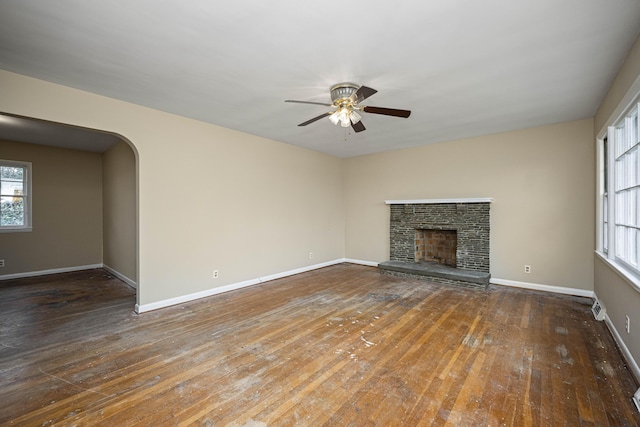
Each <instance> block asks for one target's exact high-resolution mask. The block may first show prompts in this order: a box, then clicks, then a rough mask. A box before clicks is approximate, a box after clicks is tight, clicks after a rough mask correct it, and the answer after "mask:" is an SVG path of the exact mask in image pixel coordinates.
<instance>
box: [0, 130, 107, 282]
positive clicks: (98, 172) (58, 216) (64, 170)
mask: <svg viewBox="0 0 640 427" xmlns="http://www.w3.org/2000/svg"><path fill="white" fill-rule="evenodd" d="M0 158H2V159H5V160H19V161H26V162H31V163H32V181H33V184H32V186H33V187H32V195H33V205H32V209H33V217H32V219H33V231H31V232H20V233H0V259H4V260H5V267H4V268H2V269H0V276H1V275H10V274H17V273H26V272H38V271H44V270H51V269H59V268H73V267H80V266H86V265H95V264H101V263H102V165H101V156H100V155H99V154H96V153H89V152H83V151H76V150H66V149H61V148H52V147H45V146H41V145H35V144H21V143H16V142H7V141H0Z"/></svg>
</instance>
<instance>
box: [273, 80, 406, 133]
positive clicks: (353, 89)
mask: <svg viewBox="0 0 640 427" xmlns="http://www.w3.org/2000/svg"><path fill="white" fill-rule="evenodd" d="M329 92H330V93H331V104H327V103H324V102H312V101H294V100H291V99H287V100H285V101H284V102H296V103H299V104H314V105H324V106H327V107H332V108H333V109H334V111H329V112H327V113H324V114H321V115H319V116H317V117H314V118H313V119H310V120H307V121H306V122H303V123H300V124H299V125H298V126H306V125H308V124H311V123H313V122H315V121H318V120H320V119H323V118H325V117H329V120H330V121H331V123H333V124H334V125H338V124H339V125H340V126H342V127H345V128H346V127H349V126H351V127H352V128H353V130H354V131H355V132H362V131H363V130H365V129H366V128H365V127H364V125H363V124H362V121H361V119H362V116H361V115H360V113H359V111H364V112H365V113H373V114H382V115H384V116H394V117H403V118H407V117H409V116H410V115H411V111H409V110H397V109H395V108H382V107H369V106H365V105H359V104H360V102H362V101H364V100H365V99H367V98H368V97H370V96H371V95H373V94H374V93H376V92H377V90H375V89H372V88H370V87H367V86H358V85H357V84H354V83H338V84H337V85H334V86H332V87H331V89H329Z"/></svg>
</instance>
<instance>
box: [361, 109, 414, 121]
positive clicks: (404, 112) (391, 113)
mask: <svg viewBox="0 0 640 427" xmlns="http://www.w3.org/2000/svg"><path fill="white" fill-rule="evenodd" d="M362 111H364V112H366V113H373V114H382V115H385V116H394V117H404V118H405V119H406V118H407V117H409V116H410V115H411V111H409V110H396V109H395V108H382V107H363V109H362Z"/></svg>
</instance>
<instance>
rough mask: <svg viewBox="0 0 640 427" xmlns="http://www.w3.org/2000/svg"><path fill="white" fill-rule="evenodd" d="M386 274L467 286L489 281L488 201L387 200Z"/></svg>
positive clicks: (483, 285) (383, 267)
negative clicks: (388, 256) (388, 238)
mask: <svg viewBox="0 0 640 427" xmlns="http://www.w3.org/2000/svg"><path fill="white" fill-rule="evenodd" d="M387 204H389V205H390V208H391V216H390V260H389V261H387V262H383V263H381V264H380V268H381V270H382V271H383V272H384V273H386V274H392V275H396V276H410V277H415V278H422V279H428V280H432V281H434V282H440V283H447V284H457V285H464V286H472V287H486V286H488V284H489V278H490V274H489V238H490V218H489V211H490V207H491V199H437V200H400V201H393V200H392V201H387Z"/></svg>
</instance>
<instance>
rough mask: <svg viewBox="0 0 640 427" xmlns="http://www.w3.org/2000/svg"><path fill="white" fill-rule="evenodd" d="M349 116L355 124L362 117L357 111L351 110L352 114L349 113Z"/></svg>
mask: <svg viewBox="0 0 640 427" xmlns="http://www.w3.org/2000/svg"><path fill="white" fill-rule="evenodd" d="M349 118H350V119H351V124H354V125H355V124H356V123H358V122H359V121H360V120H361V119H362V116H361V115H360V114H358V112H357V111H355V110H351V114H350V115H349Z"/></svg>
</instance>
